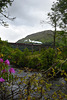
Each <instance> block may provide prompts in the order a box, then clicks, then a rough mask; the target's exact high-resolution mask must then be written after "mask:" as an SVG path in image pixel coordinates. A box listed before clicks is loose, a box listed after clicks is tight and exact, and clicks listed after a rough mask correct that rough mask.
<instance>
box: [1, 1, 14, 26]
mask: <svg viewBox="0 0 67 100" xmlns="http://www.w3.org/2000/svg"><path fill="white" fill-rule="evenodd" d="M13 1H14V0H0V15H1V16H0V24H1V25H3V26H7V25H8V24H7V23H6V22H5V21H4V20H3V18H2V17H3V16H4V17H5V18H7V19H10V20H13V19H15V18H10V17H9V16H8V15H6V14H5V11H6V8H8V6H9V5H10V6H11V5H12V2H13Z"/></svg>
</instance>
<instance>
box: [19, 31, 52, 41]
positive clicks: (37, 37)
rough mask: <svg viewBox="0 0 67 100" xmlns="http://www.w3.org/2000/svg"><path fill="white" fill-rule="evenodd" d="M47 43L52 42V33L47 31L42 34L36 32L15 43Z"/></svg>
mask: <svg viewBox="0 0 67 100" xmlns="http://www.w3.org/2000/svg"><path fill="white" fill-rule="evenodd" d="M30 42H33V43H48V42H53V31H51V30H47V31H42V32H37V33H34V34H31V35H28V36H26V37H25V38H22V39H20V40H18V41H17V43H30Z"/></svg>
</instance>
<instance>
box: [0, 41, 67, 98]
mask: <svg viewBox="0 0 67 100" xmlns="http://www.w3.org/2000/svg"><path fill="white" fill-rule="evenodd" d="M66 54H67V48H66V47H58V48H56V49H53V48H48V49H46V48H44V49H42V50H41V52H39V51H34V52H33V54H32V52H31V51H29V50H28V49H27V48H26V49H25V50H24V51H23V52H22V51H20V50H19V49H18V48H16V49H13V48H11V47H10V46H9V44H8V43H7V42H6V41H2V40H0V73H1V74H0V100H5V99H7V100H15V99H18V100H36V99H37V100H60V99H62V100H64V99H67V94H66V93H67V91H66V90H64V89H63V87H64V88H66V87H65V86H66V82H67V73H66V72H67V62H66V61H67V55H66ZM6 59H7V60H6ZM10 64H11V65H13V66H15V68H19V72H18V73H17V74H16V73H15V72H16V69H13V68H10V69H9V65H10ZM20 69H22V70H20ZM23 69H24V70H25V71H27V73H28V74H26V76H22V73H23ZM33 71H34V74H32V75H30V74H29V72H33ZM35 71H37V72H38V73H35ZM14 74H15V75H14ZM18 74H19V75H21V76H18ZM59 77H60V78H62V77H63V81H62V82H61V83H60V84H57V83H54V82H53V83H52V81H53V80H55V81H56V78H59ZM50 81H51V82H50ZM54 87H56V89H54ZM51 91H52V92H51ZM64 91H65V92H64ZM50 92H51V94H50Z"/></svg>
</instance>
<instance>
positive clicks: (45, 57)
mask: <svg viewBox="0 0 67 100" xmlns="http://www.w3.org/2000/svg"><path fill="white" fill-rule="evenodd" d="M54 57H55V50H54V49H53V48H49V49H46V50H45V51H43V52H42V54H41V57H40V58H41V64H42V68H44V69H48V68H49V67H50V66H51V65H52V64H53V62H54Z"/></svg>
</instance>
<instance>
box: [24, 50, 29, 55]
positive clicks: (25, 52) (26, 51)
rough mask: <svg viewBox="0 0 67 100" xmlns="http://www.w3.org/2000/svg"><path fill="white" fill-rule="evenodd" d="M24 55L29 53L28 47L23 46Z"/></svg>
mask: <svg viewBox="0 0 67 100" xmlns="http://www.w3.org/2000/svg"><path fill="white" fill-rule="evenodd" d="M24 55H25V56H28V55H29V49H28V48H25V49H24Z"/></svg>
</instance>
